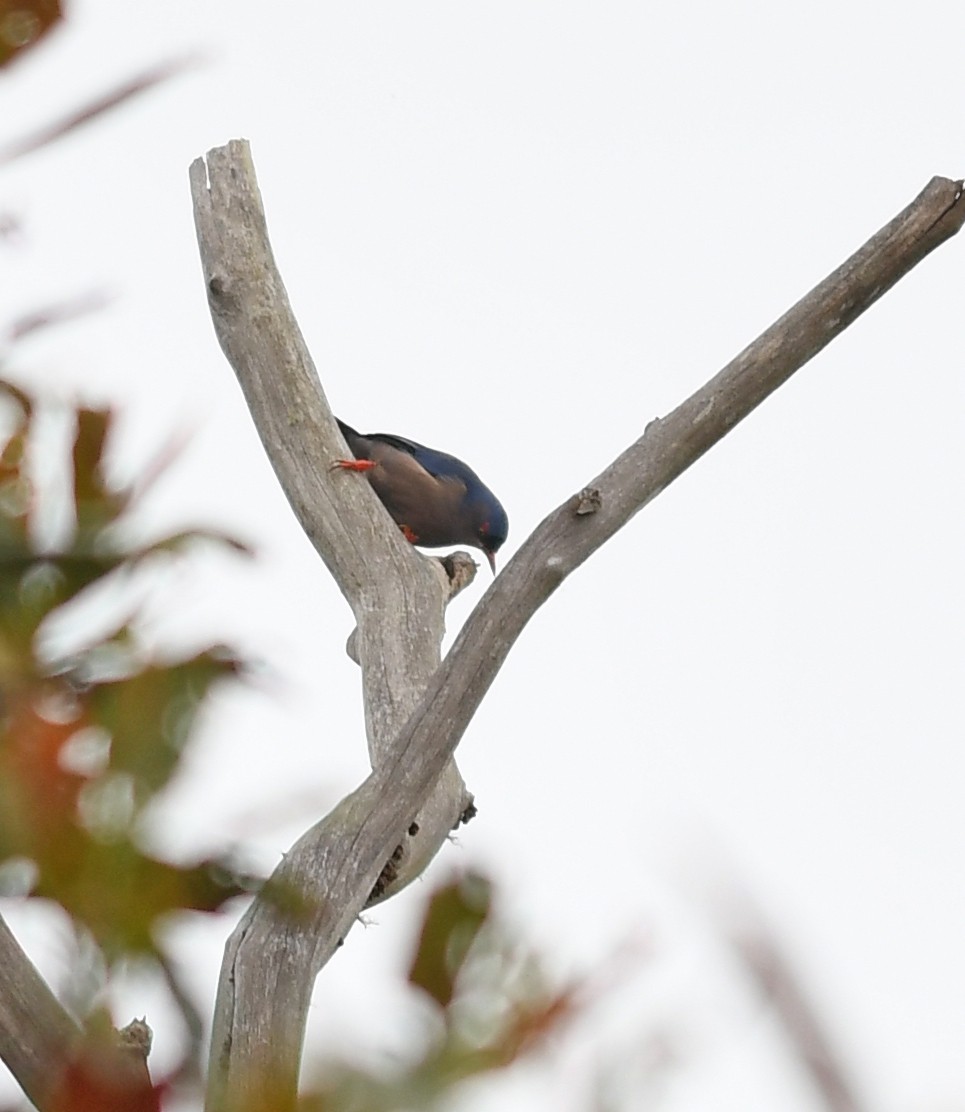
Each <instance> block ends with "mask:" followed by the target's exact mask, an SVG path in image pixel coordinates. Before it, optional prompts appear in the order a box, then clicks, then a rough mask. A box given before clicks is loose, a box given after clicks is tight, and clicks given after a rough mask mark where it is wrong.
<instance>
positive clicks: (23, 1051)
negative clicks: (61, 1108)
mask: <svg viewBox="0 0 965 1112" xmlns="http://www.w3.org/2000/svg"><path fill="white" fill-rule="evenodd" d="M79 1037H80V1028H79V1027H78V1026H77V1024H76V1023H75V1022H74V1020H73V1019H72V1018H71V1016H70V1015H69V1014H68V1013H67V1012H66V1011H65V1010H64V1008H63V1006H62V1005H61V1004H60V1003H59V1001H58V1000H57V997H56V996H54V994H53V993H52V992H51V991H50V989H49V988H48V987H47V982H46V981H45V980H44V979H43V977H41V976H40V974H39V973H38V972H37V970H36V969H35V968H34V965H33V962H32V961H31V960H30V958H28V957H27V955H26V954H25V953H24V951H23V950H22V949H21V947H20V944H19V943H18V942H17V940H16V938H14V936H13V934H12V932H11V930H10V928H9V927H8V926H7V924H6V923H5V922H4V920H3V919H2V918H0V1059H2V1060H3V1062H4V1063H5V1064H6V1066H7V1068H8V1069H9V1070H10V1072H11V1073H12V1074H13V1076H14V1077H15V1078H16V1080H17V1083H18V1084H19V1085H20V1087H21V1089H23V1091H24V1092H25V1093H26V1094H27V1096H28V1097H29V1098H30V1100H31V1101H32V1102H33V1103H34V1104H35V1105H36V1106H37V1107H38V1108H44V1107H45V1106H46V1104H47V1100H48V1098H49V1095H50V1092H51V1089H52V1086H53V1085H54V1084H55V1083H56V1081H57V1079H58V1078H59V1077H61V1076H62V1075H63V1073H64V1071H65V1069H66V1068H67V1066H68V1064H69V1062H70V1061H71V1055H72V1052H73V1050H74V1047H75V1046H76V1044H77V1040H78V1039H79Z"/></svg>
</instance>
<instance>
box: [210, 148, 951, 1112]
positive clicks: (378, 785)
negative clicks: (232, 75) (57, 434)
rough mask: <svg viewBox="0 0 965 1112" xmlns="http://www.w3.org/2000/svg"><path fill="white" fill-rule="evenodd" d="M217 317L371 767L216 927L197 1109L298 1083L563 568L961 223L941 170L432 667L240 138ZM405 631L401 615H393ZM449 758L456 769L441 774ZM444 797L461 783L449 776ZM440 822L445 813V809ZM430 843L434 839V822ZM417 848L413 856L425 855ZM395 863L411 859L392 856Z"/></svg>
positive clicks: (433, 622)
mask: <svg viewBox="0 0 965 1112" xmlns="http://www.w3.org/2000/svg"><path fill="white" fill-rule="evenodd" d="M191 181H192V189H193V192H194V199H195V210H196V220H197V224H198V234H199V242H200V244H201V251H202V259H203V263H204V271H205V280H206V284H207V287H208V291H209V300H210V302H211V308H212V315H213V317H214V320H215V327H216V330H217V332H218V335H219V338H220V340H221V343H222V346H223V347H224V349H225V352H226V354H227V355H228V358H229V361H231V363H232V366H233V367H234V369H235V371H236V373H237V374H238V377H239V380H240V381H241V383H242V386H243V389H244V390H245V394H246V397H247V398H248V401H249V405H250V406H251V409H252V415H253V417H254V419H255V422H256V424H257V426H258V428H259V432H260V433H261V436H262V440H263V442H264V444H265V448H266V451H267V452H268V454H269V456H270V458H271V460H272V463H273V464H274V466H275V469H276V471H277V473H278V475H279V478H280V480H281V482H282V485H283V487H284V488H285V491H286V493H287V494H288V497H289V499H290V500H291V502H292V505H293V507H294V509H295V512H296V514H297V515H298V517H299V520H300V521H301V523H302V525H303V527H304V528H305V530H306V532H307V533H308V535H309V537H310V538H311V540H312V541H313V543H314V544H315V546H316V548H317V549H318V551H319V553H320V554H321V555H322V557H323V559H324V560H325V562H326V564H327V565H328V566H329V568H330V569H331V570H332V573H333V574H334V575H335V577H336V579H337V581H338V583H339V585H340V587H341V589H342V591H343V592H344V593H345V595H346V597H347V598H348V600H349V602H350V603H351V604H352V606H353V609H354V611H355V614H356V618H357V621H358V625H359V630H358V633H359V636H358V642H359V646H360V648H359V658H360V659H361V662H362V670H363V686H364V695H365V702H366V724H367V728H368V731H369V744H370V752H371V754H372V760H373V769H374V771H373V773H372V774H371V775H370V776H369V777H368V779H367V780H366V781H365V782H364V783H363V784H362V785H361V786H360V787H359V788H358V789H357V790H356V791H355V792H354V793H352V795H350V796H349V797H348V798H346V799H345V800H343V801H342V803H340V804H339V805H338V806H337V807H336V808H335V809H334V810H333V811H332V812H331V814H329V815H328V816H326V817H325V818H324V819H322V820H321V821H320V822H319V823H318V824H317V825H316V826H314V827H313V828H312V829H311V830H309V831H308V832H307V833H306V834H305V835H303V836H302V838H301V839H299V841H298V842H297V843H296V845H295V846H294V847H293V848H292V849H291V851H290V852H289V853H288V854H286V856H285V859H284V861H283V862H282V864H281V865H280V866H279V867H278V869H277V870H276V873H275V875H274V876H273V878H272V883H273V884H275V885H277V886H278V888H277V890H278V891H281V892H283V893H284V892H286V891H289V890H292V889H293V890H294V891H296V892H298V893H299V894H300V895H301V899H302V901H303V902H302V905H301V912H302V913H301V914H300V915H298V916H297V917H293V916H292V915H290V914H286V913H285V912H284V910H283V903H284V901H281V902H279V901H278V900H275V899H273V898H272V896H271V888H270V887H269V891H268V892H267V893H266V894H264V895H263V896H261V897H260V898H258V899H256V900H255V901H254V902H253V904H252V906H251V908H250V909H249V911H248V913H247V914H246V915H245V916H244V918H243V920H242V922H241V924H240V925H239V927H238V929H237V930H236V931H235V933H234V934H233V936H232V938H231V940H230V941H229V943H228V946H227V948H226V954H225V961H224V964H223V967H222V976H221V983H220V986H219V992H218V1000H217V1004H216V1015H215V1024H214V1035H213V1041H212V1050H211V1061H210V1074H209V1091H208V1104H207V1107H208V1109H209V1112H215V1110H218V1112H222V1110H224V1109H228V1108H230V1107H232V1106H235V1105H238V1106H240V1105H241V1103H242V1100H243V1099H244V1100H251V1101H253V1103H254V1104H255V1105H257V1103H258V1100H259V1098H264V1099H265V1100H267V1101H269V1102H270V1103H271V1106H272V1107H274V1108H278V1109H284V1108H285V1107H288V1106H289V1105H290V1103H291V1102H292V1101H293V1100H294V1096H295V1091H296V1085H297V1077H298V1068H299V1060H300V1054H301V1044H302V1037H303V1033H304V1024H305V1018H306V1015H307V1011H308V1006H309V1002H310V998H311V992H312V985H313V982H314V980H315V977H316V976H317V974H318V971H319V970H320V969H321V967H322V966H323V965H324V963H325V962H326V961H327V960H328V958H329V957H330V956H331V954H332V953H333V952H334V950H335V948H336V947H337V946H338V945H339V944H340V942H341V940H342V939H343V938H344V936H345V934H346V932H347V931H348V930H349V928H350V927H351V925H352V923H353V921H354V920H355V918H356V916H357V914H358V912H359V911H360V910H361V909H362V908H363V907H364V905H365V903H366V901H367V899H368V898H369V896H370V894H371V892H372V888H373V885H374V884H375V882H376V879H377V878H378V876H379V873H380V872H381V871H382V869H383V866H384V865H385V863H386V862H387V861H388V860H390V858H391V857H392V855H393V852H394V851H396V849H397V847H399V846H404V847H406V846H408V838H407V835H406V832H407V831H416V830H417V831H418V834H417V837H418V838H422V819H421V818H419V817H418V816H420V815H421V814H424V813H425V812H424V811H423V810H420V809H422V808H424V807H425V806H426V800H427V799H430V798H431V799H435V798H437V796H439V794H440V791H441V789H440V787H439V777H440V774H442V773H446V775H448V776H453V775H454V773H453V772H452V771H451V770H452V769H453V766H452V764H451V756H452V753H453V751H454V750H455V747H456V745H457V744H458V742H459V739H460V738H461V736H462V734H463V732H464V730H465V728H466V726H467V724H468V722H469V721H470V719H471V718H472V716H473V714H474V713H475V710H476V708H477V707H478V705H479V703H480V701H481V699H482V698H483V696H484V695H485V693H486V691H487V690H488V688H489V685H490V683H491V682H492V680H493V678H494V677H495V675H496V673H497V672H498V670H499V668H500V667H501V665H502V663H503V661H504V660H505V658H506V655H507V653H508V652H509V650H510V648H511V647H512V645H513V644H514V642H515V640H516V638H517V637H518V636H519V633H520V632H521V630H522V629H523V627H524V626H525V625H526V623H527V622H528V621H529V619H530V617H531V616H532V615H533V614H534V613H535V611H536V610H537V609H538V608H539V606H540V605H541V604H542V603H543V602H544V601H545V600H546V599H547V598H548V597H549V596H550V595H551V594H552V593H553V591H554V590H555V589H556V588H557V587H558V586H559V584H560V583H561V582H562V581H563V579H564V578H565V577H566V576H567V575H568V574H569V573H570V572H571V571H573V570H574V568H576V567H578V566H579V565H580V564H581V563H582V562H583V561H584V560H586V559H587V558H588V557H589V556H590V555H591V554H592V553H593V552H594V551H596V549H597V548H599V547H600V545H602V544H603V543H604V542H605V541H606V540H607V539H608V538H609V537H611V536H612V535H613V534H614V533H615V532H616V531H617V530H618V529H619V528H621V526H623V525H624V524H625V523H626V522H627V521H628V520H629V519H630V518H631V517H632V516H633V515H634V514H635V513H636V512H637V511H638V510H640V509H641V508H642V507H643V506H645V505H646V504H647V502H649V501H650V500H651V499H652V498H654V497H656V495H657V494H659V493H660V491H662V490H663V489H664V488H665V487H666V486H667V485H668V484H669V483H670V482H672V481H673V480H674V479H675V478H676V477H677V476H678V475H680V474H681V473H682V472H683V471H684V470H685V469H686V468H687V467H689V466H690V465H691V464H692V463H694V462H695V461H696V460H697V459H699V458H700V456H701V455H703V453H704V452H706V451H707V449H708V448H710V447H711V446H712V445H713V444H714V443H716V442H717V441H718V440H719V439H720V438H721V437H723V436H724V435H725V434H726V433H727V432H728V431H729V430H730V429H731V428H733V426H734V425H736V424H737V423H738V422H739V421H740V420H742V419H743V418H744V417H745V416H747V414H748V413H750V412H751V410H753V409H754V408H755V407H756V406H757V405H758V404H759V403H760V402H761V401H763V399H764V398H765V397H767V395H768V394H770V393H771V392H772V391H774V390H775V389H777V387H778V386H780V385H781V383H783V382H784V381H785V380H786V379H787V378H788V377H790V375H791V374H793V372H794V371H795V370H797V369H798V368H799V367H801V366H802V365H803V364H804V363H806V362H807V361H808V360H809V359H810V358H811V357H812V356H813V355H815V354H816V353H817V352H818V351H820V349H821V348H822V347H824V346H825V344H827V343H828V342H830V340H831V339H833V338H834V336H836V335H837V334H838V333H839V332H841V331H843V330H844V328H846V327H847V326H848V325H849V324H850V323H851V322H852V321H853V320H854V319H855V318H856V317H857V316H859V315H860V314H861V313H862V312H863V311H864V310H865V309H866V308H868V307H869V306H870V305H871V304H873V303H874V301H876V300H877V298H879V297H880V296H881V295H882V294H883V293H884V292H885V291H886V290H887V289H889V288H890V287H891V286H892V285H893V284H894V283H895V282H897V281H898V279H899V278H901V277H902V275H903V274H905V273H906V272H907V271H908V270H910V269H911V267H913V266H914V265H915V264H916V263H917V262H919V261H920V260H921V259H922V258H923V257H924V256H925V255H926V254H928V252H930V251H931V250H933V249H934V248H935V247H937V246H938V244H940V243H941V242H943V241H944V240H945V239H947V238H948V237H950V236H952V235H954V234H955V233H956V232H957V231H958V230H959V229H960V227H961V225H962V223H963V220H965V203H963V201H962V190H961V183H955V182H951V181H947V180H945V179H941V178H935V179H933V180H932V181H931V182H930V183H929V185H928V186H927V187H926V188H925V190H924V191H923V192H922V193H921V195H920V196H919V197H918V198H916V199H915V201H913V202H912V204H911V205H909V206H908V208H907V209H905V211H904V212H902V213H901V214H899V215H898V216H897V217H896V218H895V219H894V220H893V221H891V223H889V224H888V225H887V226H886V227H885V228H883V229H882V230H881V231H880V232H879V233H878V234H877V235H876V236H874V237H873V238H872V239H871V240H869V242H868V243H867V244H865V246H864V247H862V248H861V249H860V250H859V251H858V252H857V253H856V254H855V255H854V256H852V258H851V259H849V260H848V261H847V262H846V263H845V264H844V265H843V266H841V267H840V268H839V269H838V270H836V271H835V272H834V273H833V274H832V275H831V276H830V277H828V278H827V279H826V280H825V281H824V282H822V283H821V284H820V285H819V286H817V287H816V288H815V289H814V290H813V291H812V292H811V293H810V294H808V295H807V296H806V297H805V298H804V299H803V300H802V301H800V302H799V303H798V304H797V305H795V306H794V308H792V309H791V310H790V311H789V312H788V313H786V314H785V315H784V316H783V317H782V318H781V319H780V320H779V321H777V323H776V324H774V325H773V326H772V327H771V328H769V329H768V330H767V331H766V332H765V333H764V334H763V335H762V336H761V337H760V338H759V339H758V340H756V341H755V342H754V343H753V344H751V345H750V346H749V347H748V348H747V349H745V351H743V352H742V353H741V354H740V355H738V356H737V358H736V359H734V360H733V361H732V362H731V363H730V364H728V366H727V367H725V368H724V369H723V370H722V371H721V372H720V373H719V374H718V375H716V376H715V377H714V378H712V379H711V380H710V381H709V382H708V383H707V384H706V385H705V386H703V387H702V388H701V389H700V390H698V391H697V392H696V393H695V394H693V395H692V396H691V397H690V398H688V399H687V400H686V401H685V402H683V403H682V404H681V405H680V406H679V407H678V408H677V409H675V410H674V411H673V412H672V413H670V414H669V415H668V416H666V417H664V418H662V419H660V420H656V421H652V422H651V423H650V424H649V425H648V426H647V429H646V431H645V432H644V434H643V436H641V438H640V439H639V440H637V441H636V442H635V443H634V444H632V445H631V446H630V447H629V448H628V449H627V450H626V451H625V452H623V453H622V454H621V455H620V456H619V457H618V458H617V459H616V460H615V461H614V462H613V464H611V466H610V467H608V468H607V469H606V470H605V471H604V472H603V473H602V474H600V475H599V476H597V477H596V478H595V479H593V480H592V481H591V482H590V483H588V484H587V486H586V488H584V490H583V491H581V492H579V493H578V494H575V495H574V496H573V497H572V498H570V499H568V500H567V501H566V502H565V503H564V504H563V505H561V506H559V507H558V508H557V509H556V510H554V511H553V512H552V513H551V514H550V515H549V516H548V517H547V518H546V519H545V520H544V521H543V522H542V524H541V525H539V527H538V528H537V529H536V530H535V531H534V532H533V534H532V535H531V536H530V537H529V539H528V540H527V541H526V542H525V543H524V544H523V545H522V547H521V548H520V549H519V551H518V552H517V553H516V555H515V556H514V557H513V559H512V560H511V561H510V562H509V564H508V565H507V567H506V568H505V570H504V571H503V572H502V573H501V574H500V575H499V577H498V578H497V580H496V582H495V583H494V585H493V586H492V587H491V588H490V589H489V591H488V592H487V593H486V594H485V596H484V597H483V599H482V600H481V601H480V603H479V604H478V606H477V607H476V609H475V610H474V611H473V613H472V615H471V616H470V618H469V620H468V621H467V622H466V624H465V626H464V627H463V630H462V632H461V633H460V635H459V638H458V639H457V641H456V643H455V645H454V646H453V648H452V650H451V651H450V652H449V654H448V656H447V657H446V659H445V660H444V661H443V662H442V663H441V664H439V665H438V666H437V664H436V660H437V655H436V654H437V652H438V637H439V636H440V635H441V614H442V608H443V606H444V601H445V593H446V590H445V583H444V581H443V580H442V579H441V578H440V577H439V576H438V575H437V572H436V568H437V564H436V563H435V562H434V561H431V560H428V559H427V558H425V557H422V556H420V555H419V554H418V553H417V552H415V551H414V550H413V549H411V548H410V547H409V546H408V545H406V544H405V542H404V541H403V540H402V539H401V537H400V535H399V532H398V530H397V529H396V528H395V527H394V525H393V524H392V523H391V521H390V519H389V517H388V515H387V514H385V513H384V511H382V509H381V507H380V506H379V505H378V503H377V502H376V500H375V499H374V497H373V496H372V494H371V491H369V490H368V488H367V485H366V484H364V483H340V482H338V477H335V476H333V475H332V474H331V473H330V472H329V470H328V465H329V464H330V462H331V461H332V460H333V459H334V458H336V457H338V456H339V455H341V454H343V453H344V446H343V445H342V443H341V441H340V438H339V437H338V434H337V432H336V430H335V426H334V424H333V421H332V418H331V415H330V413H329V411H328V407H327V405H326V403H325V399H324V395H323V393H322V389H321V386H320V384H319V382H318V379H317V377H316V375H315V371H314V368H313V367H312V364H311V360H310V357H309V355H308V353H307V351H306V350H305V347H304V344H303V342H302V339H301V336H300V334H299V332H298V329H297V325H296V324H295V322H294V319H293V318H292V315H291V310H290V308H289V306H288V301H287V298H286V296H285V292H284V288H283V286H282V283H281V279H280V277H279V276H278V273H277V270H276V269H275V266H274V263H273V260H272V258H271V252H270V248H269V246H268V241H267V234H266V231H265V222H264V215H263V212H262V209H261V204H260V200H259V197H258V191H257V186H256V185H255V181H254V172H253V168H252V164H251V159H250V155H249V152H248V147H247V144H245V143H243V142H233V143H230V144H229V145H228V146H227V147H224V148H220V149H218V150H216V151H212V152H209V154H208V160H207V173H206V168H205V164H204V163H203V162H202V161H201V160H198V161H196V162H195V163H194V164H193V166H192V168H191ZM396 631H401V632H396ZM446 770H450V771H449V772H446ZM452 782H453V783H454V784H457V787H456V790H455V791H454V793H453V794H451V795H450V794H448V789H447V795H446V798H447V800H454V799H455V798H456V796H458V782H457V781H455V780H453V781H452ZM442 813H443V815H444V816H445V817H446V821H448V817H449V816H451V815H452V813H453V812H452V811H451V810H450V811H447V810H446V808H445V807H443V809H442ZM442 826H444V822H443V823H442V824H441V826H440V827H438V828H437V830H436V833H435V834H434V836H433V838H431V839H426V840H425V842H424V844H425V845H426V846H427V847H428V849H429V850H431V851H434V847H435V845H437V844H438V834H439V830H440V829H441V827H442ZM422 864H423V862H422V860H420V861H419V862H418V867H421V865H422ZM402 867H403V869H404V871H405V878H408V877H410V876H411V875H412V873H413V870H412V868H411V865H410V864H409V863H408V862H406V861H405V860H403V861H402Z"/></svg>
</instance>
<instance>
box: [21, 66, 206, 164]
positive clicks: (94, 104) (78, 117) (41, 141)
mask: <svg viewBox="0 0 965 1112" xmlns="http://www.w3.org/2000/svg"><path fill="white" fill-rule="evenodd" d="M199 63H200V60H199V59H198V58H197V57H196V56H190V57H186V58H173V59H170V60H169V61H167V62H161V63H160V64H159V65H156V66H152V67H151V68H150V69H147V70H145V71H144V72H143V73H139V74H136V75H135V76H134V77H130V78H128V79H127V81H125V82H123V83H122V84H121V85H118V86H116V87H115V88H113V89H109V90H108V91H107V92H106V93H102V94H101V95H100V96H99V97H96V98H95V99H94V100H92V101H90V102H88V103H87V104H85V105H83V106H82V107H80V108H78V109H76V110H75V111H73V112H71V113H70V114H69V115H67V116H65V117H64V118H63V119H60V120H56V121H55V122H54V123H51V124H47V125H46V126H45V127H42V128H41V129H40V130H39V131H35V132H34V133H33V134H32V135H24V136H22V137H21V138H20V139H14V140H12V141H10V142H8V143H7V144H6V146H4V147H0V166H4V165H6V164H7V163H8V162H13V161H14V159H17V158H22V157H23V156H24V155H27V154H33V152H34V151H38V150H40V149H41V147H46V146H47V145H48V144H49V143H53V142H55V141H56V140H57V139H62V138H63V137H64V136H65V135H68V134H70V132H72V131H74V130H76V129H77V128H78V127H83V126H84V124H88V123H90V122H91V121H93V120H96V119H97V118H98V117H99V116H102V115H104V113H105V112H110V111H111V109H113V108H117V107H118V106H119V105H121V104H123V103H124V102H125V101H127V100H130V99H131V98H132V97H135V96H138V94H140V93H146V92H147V91H148V89H153V88H154V86H155V85H159V84H160V83H161V82H162V81H167V80H168V78H169V77H174V76H175V75H176V74H179V73H183V72H184V71H185V70H187V69H191V68H193V67H194V66H197V65H199Z"/></svg>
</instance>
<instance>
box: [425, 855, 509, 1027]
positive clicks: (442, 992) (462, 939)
mask: <svg viewBox="0 0 965 1112" xmlns="http://www.w3.org/2000/svg"><path fill="white" fill-rule="evenodd" d="M491 898H492V891H491V886H490V884H489V881H488V880H486V878H485V877H483V876H481V875H479V874H478V873H467V874H466V875H465V876H464V877H461V878H460V879H458V880H456V881H454V882H453V883H452V884H448V885H446V886H445V887H444V888H440V889H439V890H438V891H437V892H436V893H435V895H434V896H433V897H432V900H431V902H430V903H429V906H428V908H427V909H426V914H425V918H424V919H423V922H422V931H421V933H420V937H419V945H418V948H417V950H416V953H415V957H414V958H413V959H412V964H411V966H410V968H409V983H410V984H413V985H415V986H416V987H418V988H421V989H422V990H423V991H424V992H426V993H428V994H429V996H431V997H432V999H433V1000H435V1001H436V1003H437V1004H439V1005H440V1006H441V1007H443V1008H446V1007H448V1006H449V1003H450V1001H451V1000H452V997H453V992H454V989H455V982H456V979H457V977H458V976H459V972H460V970H461V969H462V967H463V965H464V963H465V961H466V956H467V955H468V953H469V950H470V947H471V946H472V944H473V942H474V941H475V939H476V936H477V935H478V934H479V931H480V930H481V929H482V926H483V924H484V923H485V922H486V919H487V918H488V916H489V913H490V910H491Z"/></svg>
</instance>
